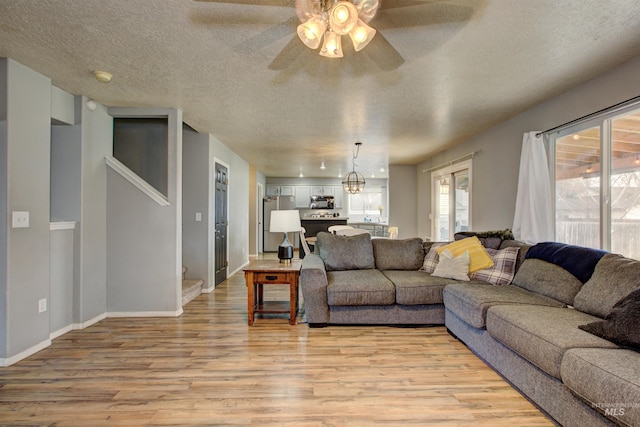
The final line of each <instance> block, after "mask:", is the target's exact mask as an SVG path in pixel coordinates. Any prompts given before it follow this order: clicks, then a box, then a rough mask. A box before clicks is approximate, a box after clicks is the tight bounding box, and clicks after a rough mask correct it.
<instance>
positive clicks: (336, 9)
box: [329, 1, 358, 36]
mask: <svg viewBox="0 0 640 427" xmlns="http://www.w3.org/2000/svg"><path fill="white" fill-rule="evenodd" d="M357 23H358V10H357V9H356V7H355V6H354V4H353V3H351V2H349V1H339V2H337V3H336V4H334V5H333V7H332V8H331V10H330V11H329V25H330V26H331V29H333V31H334V32H336V33H337V34H340V35H341V36H342V35H345V34H348V33H349V31H351V30H352V29H353V27H355V26H356V24H357Z"/></svg>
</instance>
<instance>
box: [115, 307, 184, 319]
mask: <svg viewBox="0 0 640 427" xmlns="http://www.w3.org/2000/svg"><path fill="white" fill-rule="evenodd" d="M180 315H182V308H180V309H179V310H176V311H115V312H110V313H107V317H178V316H180Z"/></svg>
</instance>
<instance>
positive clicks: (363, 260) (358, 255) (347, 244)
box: [317, 231, 376, 271]
mask: <svg viewBox="0 0 640 427" xmlns="http://www.w3.org/2000/svg"><path fill="white" fill-rule="evenodd" d="M317 238H318V241H317V247H318V253H319V255H320V258H322V261H324V265H325V267H326V269H327V271H339V270H365V269H372V268H376V264H375V260H374V258H373V245H372V244H371V235H370V234H369V233H366V234H357V235H355V236H338V235H335V234H331V233H327V232H324V231H321V232H320V233H318V234H317Z"/></svg>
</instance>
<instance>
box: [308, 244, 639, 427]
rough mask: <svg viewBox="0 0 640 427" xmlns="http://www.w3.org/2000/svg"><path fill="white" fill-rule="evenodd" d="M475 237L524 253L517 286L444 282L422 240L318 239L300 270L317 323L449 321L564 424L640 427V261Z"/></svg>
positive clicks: (310, 319) (452, 328) (313, 323)
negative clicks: (314, 249) (433, 269)
mask: <svg viewBox="0 0 640 427" xmlns="http://www.w3.org/2000/svg"><path fill="white" fill-rule="evenodd" d="M473 234H474V233H466V234H465V235H460V236H458V235H457V236H456V238H457V239H458V238H466V237H469V236H470V235H473ZM477 236H479V237H480V239H479V240H480V241H481V243H482V244H483V245H484V246H485V247H486V248H491V249H495V250H497V251H499V252H506V251H504V249H506V248H518V249H517V250H516V252H517V256H516V258H515V260H514V262H513V265H511V266H508V267H510V268H512V270H513V271H512V273H513V279H512V280H510V282H511V283H510V284H503V285H496V284H491V283H488V282H487V281H485V280H479V279H478V278H477V277H476V276H478V277H482V275H476V274H474V275H471V276H472V277H476V278H474V279H472V280H469V281H460V280H453V279H450V278H442V277H435V276H434V275H433V274H435V273H436V272H435V271H431V270H430V268H429V266H428V264H429V262H431V263H433V262H434V259H433V258H434V252H436V251H435V249H436V248H435V247H432V244H431V243H423V242H422V240H421V239H419V238H414V239H406V240H388V239H374V240H371V238H370V237H369V236H368V235H360V236H348V237H347V236H333V235H330V234H328V233H319V235H318V244H317V245H316V248H317V249H316V254H313V255H310V256H307V257H305V259H304V260H303V264H302V269H301V273H300V286H301V289H302V293H303V297H304V304H305V315H306V318H307V321H308V323H309V325H310V326H312V327H313V326H326V325H333V324H388V325H441V324H444V325H445V326H446V327H447V329H448V330H449V332H450V333H451V334H452V335H454V336H455V337H457V338H458V339H459V340H461V341H462V342H464V343H465V344H466V345H467V346H468V347H469V348H470V349H471V350H472V351H473V352H474V353H475V354H476V355H478V356H479V357H480V358H481V359H483V360H484V361H485V362H486V363H487V364H488V365H489V366H491V367H492V368H493V369H494V370H496V371H497V372H498V373H499V374H500V375H502V376H503V378H505V379H506V380H507V381H509V382H510V383H511V384H512V385H513V386H514V387H515V388H517V389H518V390H519V391H520V392H521V393H522V394H523V395H525V396H526V397H527V398H529V399H530V400H531V401H532V402H534V403H535V404H536V405H537V406H538V407H539V408H540V409H541V410H543V411H544V412H545V413H547V414H548V415H549V416H550V417H551V418H552V419H553V420H554V421H555V422H557V423H559V424H560V425H564V426H581V427H582V426H599V425H623V426H640V353H639V352H638V350H639V349H640V261H636V260H632V259H629V258H625V257H622V256H619V255H615V254H610V253H605V252H603V251H597V250H592V249H587V248H580V247H576V246H570V245H562V244H558V243H551V242H547V243H542V244H538V245H535V246H529V245H525V244H523V243H521V242H518V241H515V240H512V239H510V238H509V237H510V236H509V233H505V232H488V233H479V234H477ZM505 237H507V238H505ZM489 250H490V249H489ZM508 251H510V253H511V254H512V255H513V252H514V249H509V250H508ZM499 252H496V251H494V252H491V254H496V253H499ZM497 256H498V255H496V258H494V259H495V260H497V259H498V258H497ZM492 257H494V255H492ZM437 262H438V260H437V257H436V260H435V264H436V265H437ZM497 267H498V262H496V266H495V267H494V268H497ZM501 267H504V266H502V265H501ZM431 268H433V266H431ZM423 270H426V271H423ZM483 271H485V270H482V271H481V272H483ZM491 281H493V282H494V283H495V281H494V280H491ZM501 283H505V282H504V281H503V282H501Z"/></svg>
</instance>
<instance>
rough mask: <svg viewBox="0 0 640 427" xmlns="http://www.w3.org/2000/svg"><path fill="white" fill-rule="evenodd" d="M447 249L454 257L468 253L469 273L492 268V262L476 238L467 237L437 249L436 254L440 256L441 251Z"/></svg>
mask: <svg viewBox="0 0 640 427" xmlns="http://www.w3.org/2000/svg"><path fill="white" fill-rule="evenodd" d="M447 249H448V250H449V251H450V252H451V253H452V254H453V256H454V257H457V256H459V255H462V254H463V253H465V252H466V251H469V256H470V258H471V262H470V263H469V273H473V272H474V271H478V270H482V269H483V268H489V267H491V266H493V260H492V259H491V257H490V256H489V254H488V253H487V251H486V250H485V248H484V247H483V246H482V244H481V243H480V240H478V238H477V237H476V236H473V237H467V238H466V239H462V240H458V241H455V242H451V243H449V244H447V245H444V246H442V247H440V248H438V249H437V250H438V254H439V255H440V256H442V251H444V250H447Z"/></svg>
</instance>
